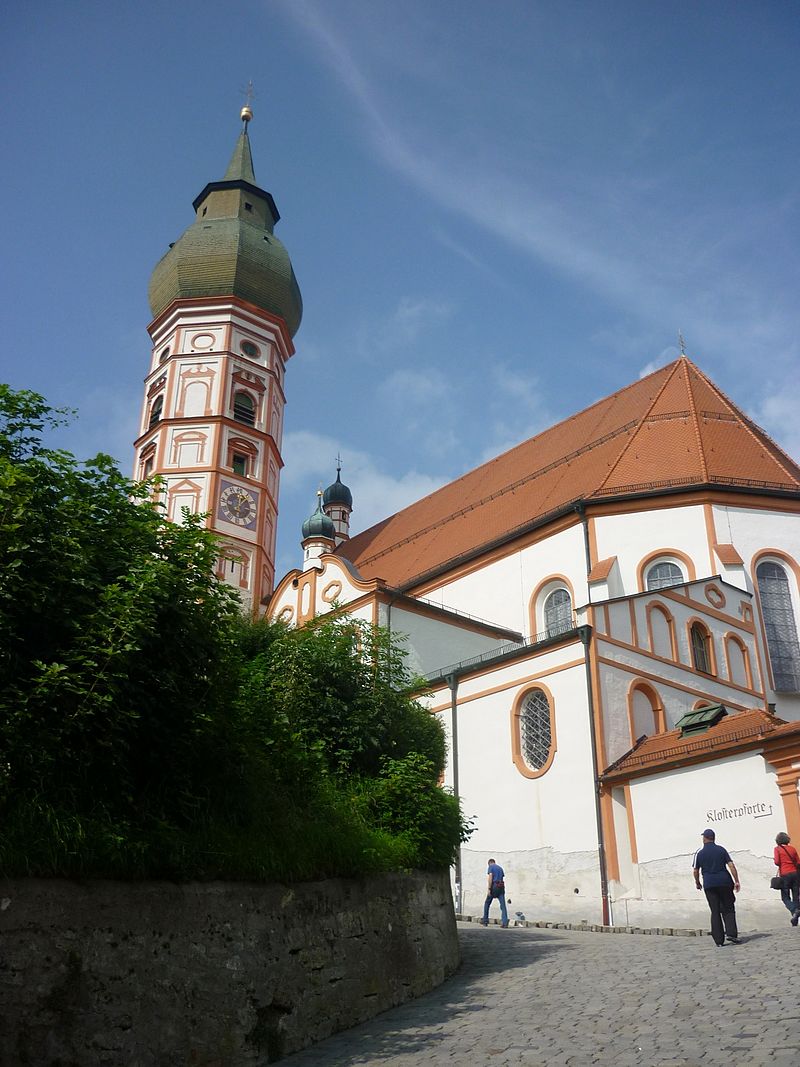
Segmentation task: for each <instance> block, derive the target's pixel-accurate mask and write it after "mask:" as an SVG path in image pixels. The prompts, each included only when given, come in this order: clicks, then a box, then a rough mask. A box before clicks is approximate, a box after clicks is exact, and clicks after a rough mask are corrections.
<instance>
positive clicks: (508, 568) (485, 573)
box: [425, 523, 588, 636]
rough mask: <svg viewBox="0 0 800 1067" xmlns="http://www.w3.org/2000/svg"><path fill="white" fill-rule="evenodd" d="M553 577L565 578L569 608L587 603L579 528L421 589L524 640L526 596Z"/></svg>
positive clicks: (527, 631)
mask: <svg viewBox="0 0 800 1067" xmlns="http://www.w3.org/2000/svg"><path fill="white" fill-rule="evenodd" d="M553 575H563V576H564V577H565V578H566V579H567V582H568V584H569V585H570V586H571V591H572V595H573V608H574V607H575V606H577V605H581V604H584V603H586V601H587V600H588V587H587V584H586V556H585V549H584V540H583V527H582V526H581V525H580V524H579V523H578V524H576V525H575V526H572V527H570V528H569V529H567V530H561V531H559V532H558V533H555V534H553V535H552V536H550V537H547V538H545V539H543V540H541V541H538V542H536V543H535V544H531V545H528V546H526V547H525V548H523V549H522V550H517V551H512V552H510V553H509V554H508V555H503V556H500V557H498V558H496V559H493V560H491V561H490V562H488V563H487V564H486V565H485V566H482V567H480V568H477V569H475V570H473V571H471V572H470V573H468V574H464V575H461V576H460V577H457V578H455V579H454V580H452V581H449V582H444V583H443V584H442V585H439V586H436V587H435V588H433V589H430V590H426V591H425V596H426V597H427V598H428V599H430V600H432V601H433V602H434V603H437V604H440V605H441V606H443V607H448V608H453V609H455V610H456V611H466V612H469V613H470V614H472V615H476V616H478V617H479V618H482V619H486V620H487V621H489V622H492V623H495V624H496V625H499V626H507V627H508V628H509V629H512V630H519V631H520V633H523V634H525V635H526V636H529V635H530V632H531V627H530V620H529V608H530V604H531V597H532V596H533V594H534V592H535V591H536V589H537V588H538V587H539V586H540V585H541V583H542V582H543V581H545V580H546V579H547V578H549V577H551V576H553ZM534 632H535V630H534Z"/></svg>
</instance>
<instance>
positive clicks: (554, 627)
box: [544, 589, 572, 637]
mask: <svg viewBox="0 0 800 1067" xmlns="http://www.w3.org/2000/svg"><path fill="white" fill-rule="evenodd" d="M544 627H545V630H546V631H547V636H548V637H553V636H554V635H555V634H563V633H564V631H565V630H571V629H572V599H571V598H570V595H569V593H568V592H567V590H566V589H555V590H553V592H552V593H551V594H550V595H549V596H548V598H547V600H545V602H544Z"/></svg>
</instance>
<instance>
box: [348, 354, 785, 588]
mask: <svg viewBox="0 0 800 1067" xmlns="http://www.w3.org/2000/svg"><path fill="white" fill-rule="evenodd" d="M708 484H714V485H719V486H725V487H739V488H742V489H758V490H766V491H769V490H773V491H776V492H790V493H798V494H800V467H798V465H797V464H796V463H795V462H794V461H793V460H792V459H790V458H789V456H787V455H786V454H785V453H784V452H783V451H782V450H781V449H780V448H779V447H778V446H777V445H776V444H775V443H774V442H773V441H772V440H771V439H770V438H769V437H768V436H767V434H766V433H764V431H763V430H761V429H759V427H758V426H756V425H755V424H754V423H753V422H751V421H750V419H748V418H747V416H746V415H745V414H744V413H743V412H742V411H740V410H739V408H737V407H736V406H735V405H734V404H733V403H732V402H731V401H730V400H728V398H727V397H726V396H725V395H724V394H723V393H722V392H721V391H720V390H719V389H718V388H717V387H716V386H715V385H714V384H713V382H711V381H710V380H709V379H708V378H706V376H705V375H704V374H703V373H702V372H701V371H700V370H699V369H698V368H697V367H696V366H695V365H694V364H693V363H692V362H690V360H688V359H687V358H686V357H685V356H682V357H681V358H680V359H678V360H676V361H675V362H674V363H670V364H668V365H667V366H666V367H662V368H661V370H657V371H655V372H654V373H653V374H650V375H648V376H647V377H646V378H642V379H640V380H639V381H636V382H633V383H632V384H631V385H629V386H627V387H626V388H625V389H621V390H620V391H619V392H616V393H612V394H611V396H608V397H606V398H605V399H604V400H600V401H598V402H597V403H596V404H593V405H592V406H591V407H589V408H586V410H585V411H581V412H579V413H578V414H577V415H573V416H572V417H571V418H569V419H566V420H565V421H564V422H560V423H558V424H557V425H555V426H553V427H551V428H550V429H549V430H545V431H544V432H543V433H540V434H538V435H537V436H536V437H532V438H530V439H529V440H528V441H525V442H523V443H522V444H520V445H517V447H516V448H512V449H511V450H510V451H508V452H505V453H503V454H502V455H500V456H497V457H496V458H495V459H493V460H490V461H489V462H488V463H485V464H483V466H481V467H477V468H476V469H475V470H473V471H470V472H469V473H468V474H465V475H463V477H461V478H458V479H457V480H456V481H454V482H451V483H450V484H449V485H446V486H444V487H443V488H441V489H439V490H437V491H436V492H434V493H431V494H430V496H427V497H424V498H423V499H422V500H419V501H417V503H415V504H412V505H411V506H410V507H407V508H405V509H404V510H403V511H400V512H398V513H397V514H396V515H391V516H390V517H389V518H387V519H385V520H384V521H383V522H380V523H378V524H377V525H376V526H373V527H371V528H370V529H368V530H365V531H364V532H363V533H360V534H356V535H355V536H354V537H351V538H350V540H349V541H347V542H345V543H344V544H343V545H341V546H340V547H339V548H338V549H337V554H339V555H342V556H345V557H346V558H347V559H349V560H351V561H352V562H353V563H354V564H355V565H356V567H357V568H358V570H359V572H360V573H361V574H362V575H363V576H364V577H378V576H380V577H381V578H384V579H385V580H386V581H387V582H390V583H391V584H392V585H397V586H401V587H406V588H409V587H413V585H414V582H415V580H416V581H418V580H420V579H421V578H422V577H423V576H427V575H430V574H432V573H435V572H436V571H439V570H443V569H445V568H446V566H448V565H454V564H455V563H456V562H457V561H460V560H463V559H465V558H469V557H471V556H475V555H477V554H479V553H480V551H481V550H484V549H488V548H489V547H490V546H491V545H493V544H496V543H498V542H502V541H503V540H505V539H507V538H510V537H513V536H514V535H515V534H516V533H521V532H522V531H523V530H525V529H527V528H530V527H532V526H534V525H537V524H540V523H543V522H545V521H547V519H548V518H550V517H555V516H556V515H558V514H559V513H560V512H563V511H565V510H568V509H569V508H570V507H571V506H574V505H575V504H576V503H577V502H579V501H583V502H585V503H588V502H591V501H593V500H604V499H608V498H611V497H624V496H635V495H640V494H642V493H659V492H670V491H673V492H674V491H677V490H681V489H690V488H692V487H695V486H700V485H708Z"/></svg>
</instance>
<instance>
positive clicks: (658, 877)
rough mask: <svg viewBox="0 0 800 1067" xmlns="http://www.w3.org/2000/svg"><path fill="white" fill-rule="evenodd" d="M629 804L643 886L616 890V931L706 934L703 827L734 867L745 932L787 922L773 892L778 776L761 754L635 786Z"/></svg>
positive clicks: (780, 822)
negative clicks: (700, 860)
mask: <svg viewBox="0 0 800 1067" xmlns="http://www.w3.org/2000/svg"><path fill="white" fill-rule="evenodd" d="M630 796H631V805H632V809H633V822H634V825H635V834H636V849H637V853H638V872H637V874H638V882H637V884H635V885H634V886H629V885H625V884H622V885H620V884H616V885H614V886H613V889H614V901H613V907H614V918H615V921H616V922H617V923H625V924H628V923H633V924H636V925H645V924H650V923H653V922H657V924H658V925H660V926H666V925H675V926H678V925H680V926H685V925H691V926H703V927H705V926H707V924H708V905H707V903H706V900H705V896H704V895H703V894H702V893H698V892H697V890H696V889H695V888H694V880H693V878H692V871H691V867H692V859H693V856H694V853H695V851H696V850H697V849H698V848H699V847H700V845H701V844H702V841H701V840H700V836H701V834H702V831H703V830H704V829H705V828H706V827H711V829H713V830H714V831H715V832H716V835H717V843H718V844H720V845H723V846H724V847H725V848H726V849H727V850H728V852H730V854H731V857H732V859H733V861H734V863H735V864H736V866H737V869H738V872H739V876H740V879H741V883H742V891H741V893H740V894H739V897H738V902H737V914H738V917H739V924H740V927H741V928H743V929H745V930H746V929H747V928H748V925H749V924H753V925H762V924H764V923H766V924H770V923H771V922H776V923H777V922H779V921H780V922H783V921H785V911H784V909H783V906H782V905H781V903H780V897H779V895H778V894H777V893H776V892H775V891H774V890H771V889H770V888H769V878H770V877H771V875H772V874H774V873H775V868H774V866H773V863H772V850H773V847H774V843H775V835H776V834H777V833H778V831H780V830H785V829H786V827H785V825H784V813H783V804H782V802H781V798H780V794H779V792H778V788H777V785H776V778H775V772H774V771H773V770H772V769H771V768H770V767H769V765H768V764H767V763H766V762H765V760H764V759H763V757H762V756H761V755H760V754H759V753H756V752H751V753H744V754H741V755H738V756H734V757H731V758H730V759H726V760H719V761H716V762H714V763H702V764H697V765H694V766H691V767H685V768H680V769H676V770H670V771H669V772H665V773H663V774H659V775H655V776H653V777H650V778H640V779H634V780H633V781H632V782H631V783H630ZM665 813H668V817H665ZM621 874H622V872H621Z"/></svg>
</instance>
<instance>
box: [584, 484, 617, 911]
mask: <svg viewBox="0 0 800 1067" xmlns="http://www.w3.org/2000/svg"><path fill="white" fill-rule="evenodd" d="M575 510H576V511H577V513H578V515H579V516H580V519H581V523H582V525H583V548H584V554H585V557H586V578H587V582H586V589H587V596H588V598H589V603H590V604H591V589H590V588H589V582H588V578H589V574H590V573H591V569H592V556H591V552H590V550H589V522H588V520H587V518H586V509H585V507H584V505H583V503H582V502H579V503H578V504H576V505H575ZM580 635H581V641H582V643H583V648H584V656H583V662H584V666H585V670H586V696H587V700H588V704H589V737H590V739H591V744H592V778H593V781H594V818H595V825H596V827H597V862H598V866H599V868H600V897H601V901H602V908H603V925H604V926H611V925H613V921H614V920H613V915H612V910H611V898H610V897H609V895H608V870H607V867H606V845H605V837H604V836H603V813H602V810H601V806H600V778H599V774H598V766H597V734H596V730H595V721H594V687H593V686H592V669H591V662H590V646H591V641H592V628H591V626H581V627H580Z"/></svg>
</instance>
